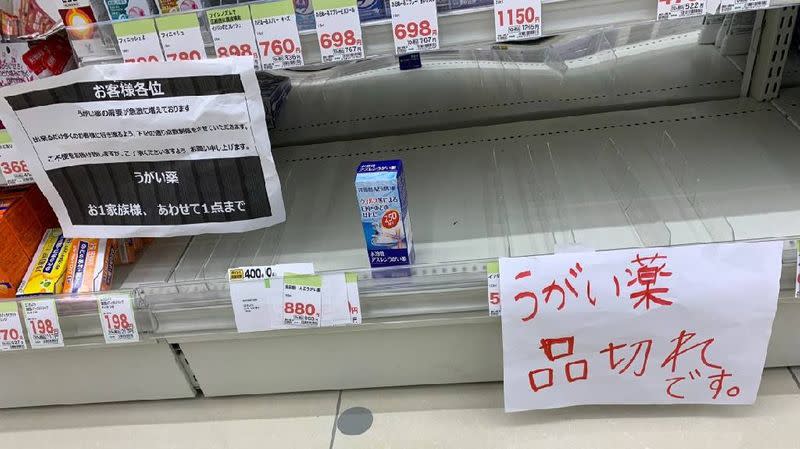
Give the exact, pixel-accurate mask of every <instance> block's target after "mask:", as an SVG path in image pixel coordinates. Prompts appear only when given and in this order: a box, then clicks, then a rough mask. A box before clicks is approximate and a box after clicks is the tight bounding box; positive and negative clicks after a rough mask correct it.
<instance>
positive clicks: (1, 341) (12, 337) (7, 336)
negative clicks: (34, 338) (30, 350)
mask: <svg viewBox="0 0 800 449" xmlns="http://www.w3.org/2000/svg"><path fill="white" fill-rule="evenodd" d="M27 347H28V346H27V345H26V344H25V334H24V333H23V331H22V323H21V322H20V320H19V312H18V310H17V302H16V301H14V300H5V301H0V351H2V352H5V351H21V350H23V349H27Z"/></svg>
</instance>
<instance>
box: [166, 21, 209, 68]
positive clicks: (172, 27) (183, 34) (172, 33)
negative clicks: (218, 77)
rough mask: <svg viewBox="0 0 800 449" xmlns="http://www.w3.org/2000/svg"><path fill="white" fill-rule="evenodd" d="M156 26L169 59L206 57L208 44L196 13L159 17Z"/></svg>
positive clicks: (186, 59) (193, 59) (184, 59)
mask: <svg viewBox="0 0 800 449" xmlns="http://www.w3.org/2000/svg"><path fill="white" fill-rule="evenodd" d="M156 26H158V37H159V38H160V39H161V48H163V49H164V54H165V55H166V56H167V61H196V60H199V59H206V45H205V43H204V42H203V36H202V35H201V34H200V22H199V21H198V20H197V15H196V14H195V13H187V14H175V15H169V16H163V17H158V18H156Z"/></svg>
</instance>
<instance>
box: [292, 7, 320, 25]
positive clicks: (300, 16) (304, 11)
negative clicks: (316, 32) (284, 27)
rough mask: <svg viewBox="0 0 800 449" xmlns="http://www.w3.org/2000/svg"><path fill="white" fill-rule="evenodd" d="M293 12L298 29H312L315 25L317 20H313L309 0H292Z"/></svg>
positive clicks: (312, 10)
mask: <svg viewBox="0 0 800 449" xmlns="http://www.w3.org/2000/svg"><path fill="white" fill-rule="evenodd" d="M294 13H295V17H296V18H297V29H298V30H300V31H305V30H313V29H314V28H316V27H317V22H316V20H314V6H313V5H312V4H311V0H294Z"/></svg>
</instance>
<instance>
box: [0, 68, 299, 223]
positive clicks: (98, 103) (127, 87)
mask: <svg viewBox="0 0 800 449" xmlns="http://www.w3.org/2000/svg"><path fill="white" fill-rule="evenodd" d="M0 116H2V117H3V118H4V119H5V120H4V123H5V125H6V127H7V128H8V130H9V132H10V133H11V137H12V139H14V144H15V146H16V148H17V149H18V151H20V152H21V153H22V154H24V155H25V157H26V161H27V163H28V168H29V169H30V171H31V173H32V174H33V177H34V179H35V180H36V183H37V184H38V185H39V188H41V190H42V192H43V193H44V194H45V196H46V197H47V199H48V200H49V201H50V205H52V206H53V209H54V210H55V212H56V215H57V216H58V219H59V222H60V224H61V227H62V229H63V231H64V235H65V236H66V237H79V236H86V235H91V236H93V237H102V238H125V237H160V236H173V235H196V234H202V233H209V232H212V233H214V232H218V233H228V232H243V231H249V230H253V229H258V228H264V227H267V226H271V225H274V224H276V223H280V222H282V221H284V219H285V211H284V207H283V199H282V197H281V189H280V182H279V181H278V174H277V172H276V171H275V163H274V161H273V158H272V150H271V147H270V143H269V137H268V135H267V127H266V121H265V119H264V106H263V103H262V99H261V94H260V91H259V88H258V82H257V80H256V76H255V71H254V69H253V66H252V60H251V59H250V58H226V59H213V60H212V59H207V60H202V61H181V62H164V63H152V64H108V65H94V66H86V67H82V68H79V69H77V70H73V71H71V72H67V73H65V74H63V75H61V76H58V77H53V78H46V79H42V80H37V81H34V82H31V83H26V84H22V85H17V86H9V87H6V88H4V89H2V90H0Z"/></svg>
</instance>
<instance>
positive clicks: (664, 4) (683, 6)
mask: <svg viewBox="0 0 800 449" xmlns="http://www.w3.org/2000/svg"><path fill="white" fill-rule="evenodd" d="M705 13H706V0H695V1H690V0H658V8H657V15H656V20H672V19H684V18H686V17H694V16H702V15H703V14H705Z"/></svg>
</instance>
